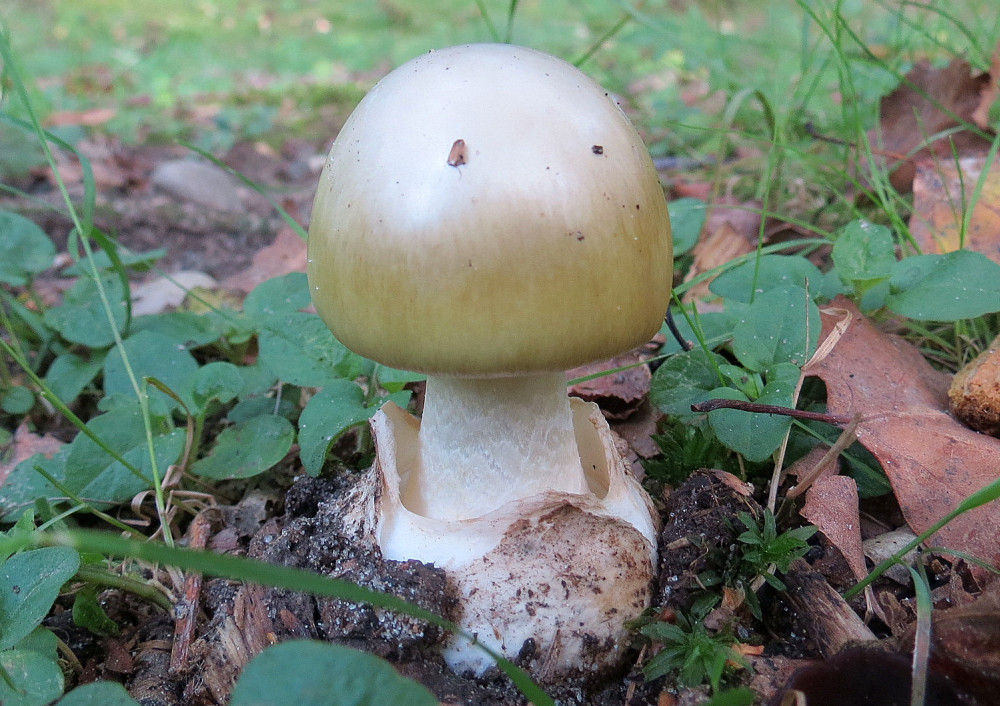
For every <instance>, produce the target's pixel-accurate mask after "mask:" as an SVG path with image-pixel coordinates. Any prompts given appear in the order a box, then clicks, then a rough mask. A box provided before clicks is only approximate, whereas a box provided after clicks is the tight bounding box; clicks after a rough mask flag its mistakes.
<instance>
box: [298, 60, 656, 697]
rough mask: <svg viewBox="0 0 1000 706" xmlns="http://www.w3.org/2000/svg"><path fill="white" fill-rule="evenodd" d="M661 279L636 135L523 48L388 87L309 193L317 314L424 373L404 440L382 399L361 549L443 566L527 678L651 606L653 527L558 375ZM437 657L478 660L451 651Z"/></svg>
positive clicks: (613, 110)
mask: <svg viewBox="0 0 1000 706" xmlns="http://www.w3.org/2000/svg"><path fill="white" fill-rule="evenodd" d="M671 275H672V251H671V236H670V224H669V219H668V216H667V207H666V201H665V198H664V194H663V189H662V187H661V185H660V183H659V179H658V177H657V174H656V171H655V169H654V168H653V164H652V161H651V159H650V157H649V154H648V152H647V150H646V148H645V147H644V145H643V143H642V141H641V139H640V138H639V136H638V134H637V133H636V131H635V129H634V128H633V127H632V125H631V124H630V123H629V121H628V119H627V118H626V117H625V115H624V113H623V112H622V111H621V109H620V108H619V106H618V105H617V104H616V102H615V100H614V99H613V97H611V96H610V95H609V94H608V92H607V91H605V90H604V89H603V88H601V87H600V86H599V85H598V84H597V83H595V82H594V81H593V80H591V79H590V78H588V77H587V76H586V75H584V74H583V73H582V72H580V71H579V70H578V69H576V68H574V67H573V66H571V65H569V64H567V63H565V62H563V61H561V60H559V59H556V58H554V57H551V56H548V55H546V54H542V53H540V52H537V51H534V50H531V49H525V48H522V47H516V46H511V45H490V44H482V45H467V46H461V47H452V48H449V49H443V50H438V51H433V52H430V53H427V54H425V55H423V56H420V57H418V58H416V59H414V60H412V61H410V62H408V63H406V64H404V65H403V66H401V67H399V68H397V69H396V70H395V71H393V72H391V73H390V74H389V75H387V76H386V77H385V78H383V79H382V80H381V81H379V82H378V84H377V85H376V86H375V87H374V88H373V89H372V90H371V91H370V93H369V94H368V95H367V96H366V97H365V98H364V99H363V100H362V101H361V103H360V104H359V105H358V107H357V109H356V110H355V111H354V113H353V114H352V115H351V116H350V118H349V119H348V121H347V123H346V124H345V125H344V127H343V129H342V130H341V132H340V134H339V136H338V137H337V139H336V141H335V143H334V145H333V147H332V149H331V150H330V154H329V157H328V159H327V162H326V165H325V167H324V169H323V173H322V176H321V178H320V184H319V188H318V191H317V194H316V200H315V203H314V206H313V212H312V224H311V226H310V231H309V283H310V290H311V294H312V298H313V302H314V304H315V306H316V309H317V311H318V312H319V315H320V316H321V317H322V319H323V320H324V321H325V322H326V324H327V326H329V327H330V329H331V330H332V331H333V333H334V334H335V335H336V336H337V338H338V339H339V340H340V341H341V342H342V343H343V344H344V345H345V346H347V347H348V348H349V349H351V350H353V351H355V352H356V353H358V354H360V355H363V356H366V357H368V358H371V359H373V360H376V361H378V362H380V363H382V364H385V365H388V366H391V367H396V368H403V369H408V370H415V371H419V372H422V373H425V374H426V375H427V383H426V395H425V401H424V407H423V415H422V419H421V420H420V421H418V420H417V419H415V418H413V417H412V416H410V415H409V414H407V413H406V412H404V411H403V410H401V409H400V408H398V407H396V406H395V405H392V404H387V405H386V406H385V407H384V408H383V409H382V410H380V411H379V413H378V414H376V416H375V417H374V418H373V420H372V428H373V432H374V437H375V440H376V460H375V464H374V466H373V470H372V475H371V477H370V479H371V484H372V485H371V489H370V494H371V497H369V498H368V502H367V504H366V505H365V507H366V508H367V510H365V512H368V513H370V515H371V517H370V518H369V520H370V522H371V525H372V528H373V532H374V533H375V541H376V542H377V544H378V546H379V547H380V549H381V551H382V553H383V555H384V556H385V557H386V558H388V559H398V560H406V559H418V560H421V561H424V562H428V563H434V564H436V565H437V566H440V567H443V568H445V569H446V570H447V572H448V576H449V581H450V582H451V583H450V585H451V586H453V588H454V591H455V594H456V597H457V599H458V602H459V604H460V613H461V615H460V616H459V618H458V622H459V623H460V624H461V625H463V626H464V627H465V628H466V629H467V630H469V631H470V632H473V633H475V634H476V635H477V636H478V639H479V640H480V641H481V642H483V643H486V644H490V645H492V646H494V647H496V648H497V649H499V650H501V651H502V652H503V653H504V654H506V655H508V656H512V657H513V656H516V655H519V654H520V655H521V656H522V657H523V658H524V659H525V660H526V661H527V662H529V663H530V664H531V666H532V669H533V671H534V672H535V674H536V676H538V677H541V678H543V679H549V678H550V679H555V678H561V677H563V676H566V675H569V674H575V673H580V674H584V673H585V674H594V673H598V672H601V671H603V670H607V669H610V668H613V667H614V666H615V665H616V664H617V662H618V661H619V660H620V658H621V655H622V651H623V649H624V646H625V644H626V642H627V641H626V639H625V632H624V628H623V623H624V621H625V620H627V619H629V618H630V617H633V616H634V615H635V614H637V613H639V612H640V611H641V610H642V609H643V608H644V607H645V606H646V605H647V604H648V601H649V593H650V583H651V579H652V572H653V566H654V564H655V556H656V549H655V547H656V534H657V530H658V518H657V516H656V514H655V512H654V510H653V507H652V503H651V501H650V499H649V497H648V495H647V494H646V493H645V491H644V490H643V489H642V488H641V487H640V485H639V484H638V482H637V481H636V480H635V479H634V477H632V475H631V474H630V472H629V470H628V469H627V465H626V464H625V462H624V461H623V460H622V458H621V456H620V455H619V453H618V452H617V450H616V448H615V445H614V440H613V437H612V435H611V432H610V429H609V428H608V426H607V423H606V422H605V421H604V418H603V417H602V416H601V414H600V411H599V410H598V409H597V407H596V406H595V405H592V404H590V403H585V402H582V401H580V400H570V399H569V397H568V396H567V394H566V377H565V371H566V370H567V369H569V368H572V367H575V366H578V365H581V364H584V363H589V362H593V361H596V360H601V359H606V358H609V357H611V356H613V355H616V354H618V353H621V352H623V351H626V350H628V349H630V348H633V347H635V346H637V345H639V344H642V343H644V342H646V341H648V340H649V338H650V337H651V336H652V335H653V334H655V333H656V331H657V330H658V329H659V327H660V325H661V322H662V320H663V316H664V314H665V311H666V308H667V305H668V301H669V294H670V285H671ZM532 647H533V652H532V650H531V649H527V651H525V650H526V648H532ZM445 657H446V659H447V660H448V662H449V663H450V664H451V665H452V667H454V668H455V669H456V670H459V671H462V670H464V669H470V668H471V669H473V670H475V671H477V672H481V671H482V670H484V669H485V668H487V667H488V666H489V665H490V664H491V663H492V662H491V660H489V658H488V657H486V656H485V655H484V654H483V653H482V652H481V651H478V650H475V649H471V648H470V646H469V645H468V643H467V642H466V641H464V640H462V639H460V638H455V639H453V640H452V642H451V643H450V644H449V645H448V646H447V648H446V649H445Z"/></svg>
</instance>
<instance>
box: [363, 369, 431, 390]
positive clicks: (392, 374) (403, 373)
mask: <svg viewBox="0 0 1000 706" xmlns="http://www.w3.org/2000/svg"><path fill="white" fill-rule="evenodd" d="M375 375H376V376H377V378H378V384H379V387H381V388H382V389H384V390H388V391H389V392H400V391H402V389H403V387H404V386H405V385H407V384H409V383H411V382H419V381H421V380H424V379H426V377H427V376H426V375H422V374H420V373H414V372H411V371H409V370H397V369H396V368H390V367H388V366H385V365H376V366H375Z"/></svg>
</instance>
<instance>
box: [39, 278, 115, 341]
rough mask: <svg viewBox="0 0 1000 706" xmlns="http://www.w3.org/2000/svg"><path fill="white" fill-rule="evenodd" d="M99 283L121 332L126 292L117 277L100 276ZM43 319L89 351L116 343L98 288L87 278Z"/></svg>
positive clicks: (65, 336)
mask: <svg viewBox="0 0 1000 706" xmlns="http://www.w3.org/2000/svg"><path fill="white" fill-rule="evenodd" d="M101 283H102V284H103V286H104V290H105V292H106V293H107V296H108V301H109V302H110V304H111V314H112V317H113V319H114V322H115V328H116V329H118V330H119V331H120V330H121V328H122V327H123V326H124V325H125V318H126V314H127V308H126V305H125V290H124V289H123V287H122V283H121V280H120V279H119V278H118V275H116V274H114V273H110V274H105V275H102V277H101ZM43 319H44V321H45V323H46V324H47V325H49V326H51V327H52V328H54V329H55V330H56V331H58V332H59V334H60V335H61V336H62V337H63V338H65V339H66V340H67V341H70V342H72V343H79V344H82V345H84V346H87V347H88V348H106V347H108V346H110V345H111V344H112V343H114V342H115V337H114V333H113V331H112V329H111V325H110V324H109V323H108V317H107V315H106V314H105V311H104V306H103V305H102V304H101V299H100V295H99V294H98V291H97V285H96V284H95V283H94V280H92V279H90V278H89V277H81V278H80V279H78V280H77V282H76V284H74V285H73V286H72V287H71V288H70V290H69V291H68V292H66V296H65V297H64V298H63V303H62V305H60V306H57V307H55V308H53V309H49V310H48V311H46V312H45V316H44V317H43Z"/></svg>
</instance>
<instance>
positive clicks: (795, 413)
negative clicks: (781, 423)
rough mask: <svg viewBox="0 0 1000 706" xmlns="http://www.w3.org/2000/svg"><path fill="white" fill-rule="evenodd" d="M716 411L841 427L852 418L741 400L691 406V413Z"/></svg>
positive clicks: (707, 401) (711, 401)
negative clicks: (789, 418) (805, 420)
mask: <svg viewBox="0 0 1000 706" xmlns="http://www.w3.org/2000/svg"><path fill="white" fill-rule="evenodd" d="M716 409H738V410H741V411H743V412H756V413H758V414H780V415H782V416H784V417H794V418H795V419H811V420H813V421H816V422H826V423H827V424H833V425H834V426H843V425H845V424H849V423H850V422H851V420H852V417H843V416H839V415H836V414H823V413H822V412H807V411H804V410H801V409H792V408H790V407H779V406H777V405H773V404H759V403H757V402H744V401H743V400H724V399H714V400H705V401H704V402H699V403H698V404H693V405H691V411H692V412H712V411H714V410H716Z"/></svg>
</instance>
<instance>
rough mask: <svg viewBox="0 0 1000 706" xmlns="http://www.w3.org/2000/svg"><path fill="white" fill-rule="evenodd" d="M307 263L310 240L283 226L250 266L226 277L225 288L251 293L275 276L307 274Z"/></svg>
mask: <svg viewBox="0 0 1000 706" xmlns="http://www.w3.org/2000/svg"><path fill="white" fill-rule="evenodd" d="M306 263H307V257H306V241H304V240H303V239H302V238H300V237H299V235H298V233H296V232H295V231H294V230H292V229H291V228H290V227H288V226H283V227H282V228H281V230H279V231H278V235H277V237H275V239H274V242H273V243H271V244H270V245H268V246H267V247H266V248H262V249H261V250H258V251H257V253H256V254H254V256H253V262H252V264H251V265H250V267H248V268H247V269H245V270H243V271H242V272H237V273H236V274H235V275H232V276H231V277H228V278H226V279H225V280H224V281H223V283H222V285H223V286H224V287H226V288H227V289H237V290H240V291H243V292H248V293H249V292H250V291H251V290H253V288H254V287H256V286H257V285H258V284H260V283H261V282H264V281H266V280H269V279H271V278H273V277H280V276H281V275H287V274H288V273H290V272H305V271H306Z"/></svg>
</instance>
